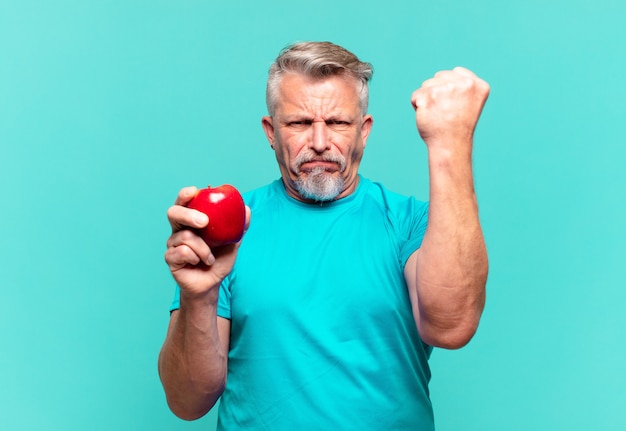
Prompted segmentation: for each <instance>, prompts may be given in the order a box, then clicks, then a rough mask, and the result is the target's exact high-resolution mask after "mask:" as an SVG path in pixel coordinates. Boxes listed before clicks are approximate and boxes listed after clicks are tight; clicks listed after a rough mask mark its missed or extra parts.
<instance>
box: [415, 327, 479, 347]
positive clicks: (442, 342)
mask: <svg viewBox="0 0 626 431" xmlns="http://www.w3.org/2000/svg"><path fill="white" fill-rule="evenodd" d="M476 329H477V326H474V327H464V328H448V329H445V330H443V329H440V330H421V331H420V336H421V338H422V340H423V341H424V342H425V343H426V344H428V345H430V346H433V347H439V348H442V349H447V350H456V349H460V348H462V347H465V346H466V345H467V344H468V343H469V342H470V341H471V340H472V338H473V337H474V334H476Z"/></svg>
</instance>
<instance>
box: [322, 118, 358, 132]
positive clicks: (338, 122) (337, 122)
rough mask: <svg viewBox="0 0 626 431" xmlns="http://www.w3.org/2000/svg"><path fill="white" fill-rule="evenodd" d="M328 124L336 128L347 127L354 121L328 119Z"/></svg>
mask: <svg viewBox="0 0 626 431" xmlns="http://www.w3.org/2000/svg"><path fill="white" fill-rule="evenodd" d="M326 124H327V125H328V127H331V128H333V129H336V130H342V129H347V128H348V127H350V126H351V125H352V123H350V122H349V121H345V120H338V119H332V120H328V121H326Z"/></svg>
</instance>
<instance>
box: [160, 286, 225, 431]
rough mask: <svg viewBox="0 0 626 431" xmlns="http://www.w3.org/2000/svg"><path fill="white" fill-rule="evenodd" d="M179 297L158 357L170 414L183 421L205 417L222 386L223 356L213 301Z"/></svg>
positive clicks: (223, 350)
mask: <svg viewBox="0 0 626 431" xmlns="http://www.w3.org/2000/svg"><path fill="white" fill-rule="evenodd" d="M213 294H214V293H213V292H210V293H209V295H207V296H206V297H203V298H201V299H199V298H195V299H193V300H191V299H187V298H185V296H184V294H182V295H181V308H180V310H178V311H175V312H174V313H175V314H173V315H172V321H171V323H170V328H169V330H168V335H167V338H166V340H165V343H164V345H163V348H162V350H161V354H160V357H159V373H160V376H161V381H162V383H163V387H164V389H165V392H166V395H167V401H168V404H169V406H170V408H171V410H172V411H173V412H174V413H175V414H176V415H177V416H179V417H181V418H183V419H187V420H191V419H197V418H199V417H201V416H203V415H204V414H206V413H207V412H208V411H209V410H210V409H211V407H213V405H214V404H215V403H216V401H217V399H218V398H219V397H220V395H221V393H222V391H223V390H224V385H225V383H226V365H227V364H226V362H227V359H226V358H227V356H226V355H227V352H226V350H227V349H225V348H224V340H220V335H219V331H218V324H217V316H216V305H215V303H216V299H215V298H211V297H210V295H213Z"/></svg>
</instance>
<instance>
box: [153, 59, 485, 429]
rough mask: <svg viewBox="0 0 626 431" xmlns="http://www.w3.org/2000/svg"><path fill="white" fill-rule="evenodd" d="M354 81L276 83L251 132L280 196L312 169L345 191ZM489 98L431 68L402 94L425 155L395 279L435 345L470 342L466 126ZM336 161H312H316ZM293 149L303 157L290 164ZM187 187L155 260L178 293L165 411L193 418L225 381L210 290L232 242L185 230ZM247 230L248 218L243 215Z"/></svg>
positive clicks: (478, 285) (353, 158)
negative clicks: (423, 183)
mask: <svg viewBox="0 0 626 431" xmlns="http://www.w3.org/2000/svg"><path fill="white" fill-rule="evenodd" d="M357 88H358V87H357V84H356V82H354V81H351V80H349V79H346V78H343V77H332V78H329V79H325V80H322V81H320V80H311V79H309V78H306V77H303V76H300V75H296V74H288V75H286V76H285V78H284V79H283V81H282V82H281V86H280V98H279V102H278V104H277V106H276V112H275V115H274V116H273V117H263V119H262V126H263V129H264V131H265V133H266V136H267V139H268V141H269V143H270V145H271V146H272V148H273V149H274V151H275V153H276V160H277V162H278V165H279V168H280V171H281V174H282V177H283V182H284V184H285V188H286V190H287V193H288V194H289V195H290V196H292V197H294V198H295V199H298V200H301V201H305V202H308V201H309V200H307V199H306V198H304V197H302V196H300V195H299V193H298V192H297V190H296V188H295V186H294V183H295V180H296V178H297V177H298V175H307V170H310V169H312V168H313V167H314V166H323V167H324V169H325V170H326V172H327V173H328V174H329V175H335V176H341V177H342V178H344V180H345V184H344V189H343V190H342V191H341V192H340V194H339V196H338V197H337V199H341V198H343V197H345V196H348V195H349V194H351V193H353V192H354V190H355V189H356V187H357V185H358V175H357V173H358V167H359V163H360V161H361V158H362V156H363V150H364V148H365V144H366V141H367V137H368V135H369V132H370V130H371V127H372V122H373V120H372V117H371V116H370V115H363V114H362V113H361V112H360V109H359V103H358V93H357ZM488 95H489V86H488V85H487V83H485V82H484V81H482V80H481V79H479V78H478V77H476V76H475V75H474V74H473V73H472V72H470V71H469V70H467V69H463V68H455V69H453V70H450V71H442V72H438V73H437V74H435V75H434V77H433V78H431V79H429V80H427V81H424V83H423V84H422V86H421V87H420V88H419V89H418V90H416V91H415V92H414V93H413V95H412V98H411V101H412V104H413V107H414V109H415V120H416V125H417V128H418V131H419V134H420V136H421V137H422V139H423V140H424V142H425V143H426V146H427V149H428V165H429V176H430V208H429V222H428V227H427V230H426V233H425V236H424V241H423V243H422V246H421V247H420V249H419V250H417V251H416V252H415V253H413V255H411V257H410V258H409V259H408V261H407V264H406V266H405V270H404V273H405V278H406V282H407V286H408V289H409V294H410V298H411V303H412V306H413V313H414V317H415V322H416V325H417V327H418V330H419V333H420V336H421V337H422V339H423V340H424V341H425V342H426V343H428V344H430V345H432V346H438V347H443V348H449V349H453V348H459V347H462V346H463V345H465V344H466V343H467V342H469V340H470V339H471V338H472V336H473V335H474V333H475V331H476V329H477V327H478V322H479V319H480V315H481V313H482V310H483V307H484V302H485V283H486V278H487V269H488V263H487V253H486V248H485V243H484V239H483V235H482V231H481V227H480V222H479V219H478V206H477V202H476V195H475V192H474V181H473V175H472V162H471V155H472V145H473V135H474V129H475V127H476V123H477V121H478V118H479V116H480V113H481V111H482V107H483V105H484V103H485V101H486V99H487V97H488ZM329 153H331V154H340V155H342V156H343V157H345V159H346V168H345V169H344V170H343V171H341V170H340V169H339V168H338V164H337V163H331V162H324V161H320V160H321V159H322V158H323V157H324V155H326V154H329ZM300 154H311V155H313V161H312V162H309V163H306V164H305V165H303V166H301V167H300V169H299V167H298V166H297V164H296V163H295V160H296V157H298V155H300ZM195 191H196V189H195V187H188V188H184V189H182V190H181V191H180V192H179V195H178V197H177V199H176V201H175V203H174V205H173V206H172V207H171V208H170V209H169V210H168V218H169V221H170V224H171V226H172V235H171V236H170V238H169V239H168V241H167V251H166V253H165V260H166V262H167V263H168V265H169V267H170V271H171V272H172V275H173V276H174V278H175V280H176V282H177V283H178V285H179V286H180V289H181V296H180V304H181V305H180V309H179V310H177V311H174V312H173V313H172V315H171V318H170V325H169V328H168V332H167V336H166V340H165V342H164V344H163V348H162V350H161V354H160V357H159V372H160V376H161V380H162V383H163V386H164V388H165V392H166V396H167V400H168V404H169V406H170V408H171V409H172V411H173V412H174V413H175V414H176V415H178V416H179V417H181V418H184V419H196V418H198V417H201V416H203V415H204V414H206V413H207V412H208V411H209V410H210V409H211V407H213V405H214V404H215V402H216V401H217V399H218V398H219V396H220V395H221V393H222V392H223V390H224V387H225V384H226V371H227V368H228V349H229V338H230V322H229V321H228V320H227V319H223V318H220V317H218V316H217V314H216V309H217V297H218V288H219V285H220V283H221V281H222V280H223V279H224V277H225V276H226V275H227V274H228V273H229V272H230V271H231V270H232V266H233V264H234V260H235V257H236V254H237V250H238V248H239V244H235V245H232V246H228V247H225V248H223V249H222V248H221V249H219V250H211V249H210V248H209V247H208V246H207V245H206V244H205V243H204V242H203V241H202V239H200V238H199V237H198V236H197V235H195V234H194V233H193V232H192V231H191V230H190V229H189V228H199V227H204V226H206V225H207V223H209V222H210V221H209V220H207V217H206V216H204V215H203V214H202V213H199V212H197V211H194V210H191V209H189V208H185V206H184V205H185V204H186V203H187V202H188V201H189V200H190V199H191V198H192V197H193V195H194V193H195ZM246 219H247V222H246V223H247V225H248V224H249V223H250V211H249V209H248V210H247V216H246Z"/></svg>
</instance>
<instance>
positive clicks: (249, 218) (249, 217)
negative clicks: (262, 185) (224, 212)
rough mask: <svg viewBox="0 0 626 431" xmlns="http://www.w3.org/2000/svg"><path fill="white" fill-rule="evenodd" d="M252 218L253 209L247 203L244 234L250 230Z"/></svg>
mask: <svg viewBox="0 0 626 431" xmlns="http://www.w3.org/2000/svg"><path fill="white" fill-rule="evenodd" d="M251 219H252V210H251V209H250V207H249V206H248V205H246V223H245V225H244V228H243V233H244V235H245V233H246V232H247V231H248V228H249V227H250V220H251Z"/></svg>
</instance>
